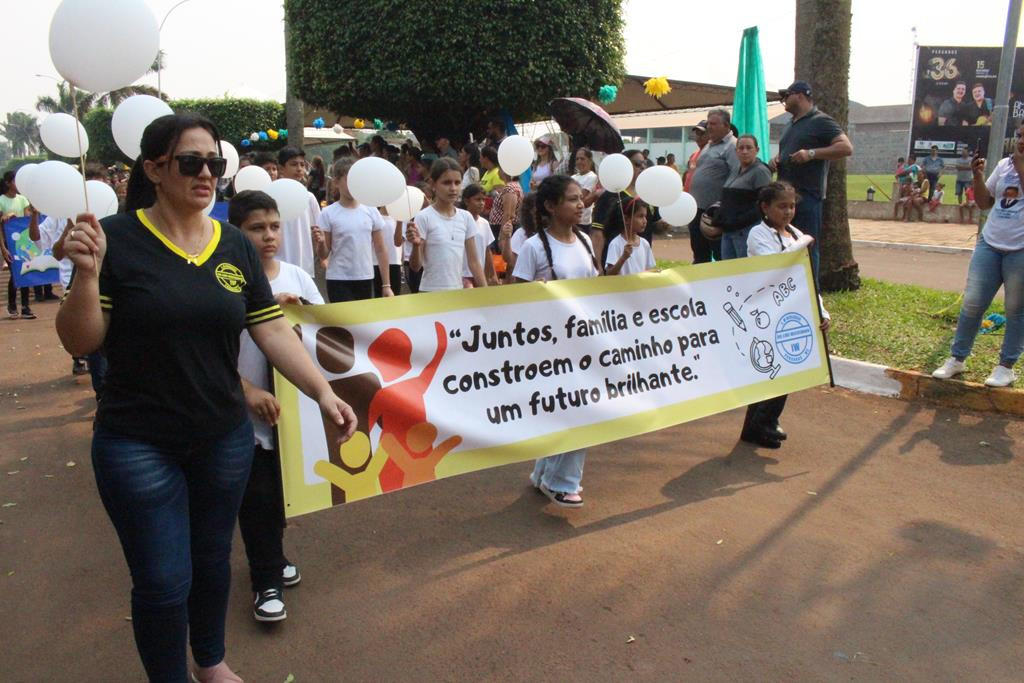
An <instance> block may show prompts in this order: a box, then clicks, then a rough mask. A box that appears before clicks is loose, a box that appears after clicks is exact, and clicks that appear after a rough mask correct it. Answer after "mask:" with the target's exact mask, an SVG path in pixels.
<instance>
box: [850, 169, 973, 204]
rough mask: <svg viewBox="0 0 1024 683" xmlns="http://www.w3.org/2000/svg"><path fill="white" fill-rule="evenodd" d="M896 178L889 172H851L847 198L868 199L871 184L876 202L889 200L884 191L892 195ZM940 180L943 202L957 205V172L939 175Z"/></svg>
mask: <svg viewBox="0 0 1024 683" xmlns="http://www.w3.org/2000/svg"><path fill="white" fill-rule="evenodd" d="M894 180H895V178H894V177H893V176H892V175H891V174H888V173H872V174H868V175H853V174H849V175H847V176H846V198H847V199H849V200H855V199H856V200H863V199H867V192H868V186H871V187H874V188H875V193H876V194H875V201H876V202H884V201H888V200H887V199H886V198H885V195H883V194H882V192H884V193H885V194H887V195H890V196H891V195H892V183H893V181H894ZM939 182H940V183H942V184H943V185H945V187H944V188H942V192H943V194H942V203H943V204H948V205H949V206H956V174H948V175H942V176H940V177H939Z"/></svg>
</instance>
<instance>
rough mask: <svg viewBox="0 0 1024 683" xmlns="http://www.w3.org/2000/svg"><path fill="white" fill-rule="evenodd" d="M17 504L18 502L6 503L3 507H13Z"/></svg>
mask: <svg viewBox="0 0 1024 683" xmlns="http://www.w3.org/2000/svg"><path fill="white" fill-rule="evenodd" d="M15 505H17V503H4V505H3V507H5V508H12V507H14V506H15Z"/></svg>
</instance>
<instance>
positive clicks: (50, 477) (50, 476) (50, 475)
mask: <svg viewBox="0 0 1024 683" xmlns="http://www.w3.org/2000/svg"><path fill="white" fill-rule="evenodd" d="M43 476H44V477H46V478H47V479H53V475H52V474H44V475H43Z"/></svg>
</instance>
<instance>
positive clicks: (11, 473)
mask: <svg viewBox="0 0 1024 683" xmlns="http://www.w3.org/2000/svg"><path fill="white" fill-rule="evenodd" d="M18 472H21V470H11V471H10V472H8V473H7V476H11V475H13V474H17V473H18Z"/></svg>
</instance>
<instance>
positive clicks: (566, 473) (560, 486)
mask: <svg viewBox="0 0 1024 683" xmlns="http://www.w3.org/2000/svg"><path fill="white" fill-rule="evenodd" d="M586 457H587V452H586V451H584V450H579V451H569V452H568V453H562V454H560V455H550V456H548V457H546V458H539V459H538V460H537V463H536V464H535V465H534V466H533V474H531V475H530V481H532V482H533V483H534V485H537V484H543V485H544V486H546V487H547V488H548V489H549V490H551V491H554V492H555V493H579V492H580V491H582V490H583V487H582V486H580V482H582V481H583V461H584V460H585V459H586Z"/></svg>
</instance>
